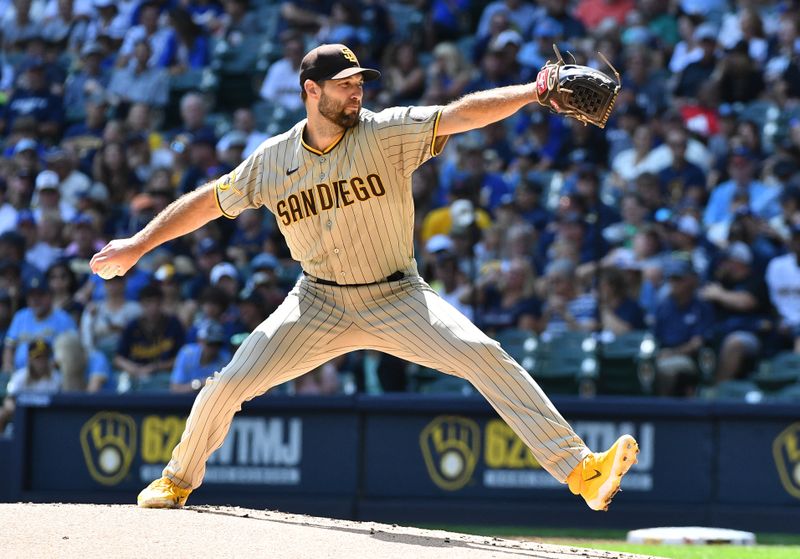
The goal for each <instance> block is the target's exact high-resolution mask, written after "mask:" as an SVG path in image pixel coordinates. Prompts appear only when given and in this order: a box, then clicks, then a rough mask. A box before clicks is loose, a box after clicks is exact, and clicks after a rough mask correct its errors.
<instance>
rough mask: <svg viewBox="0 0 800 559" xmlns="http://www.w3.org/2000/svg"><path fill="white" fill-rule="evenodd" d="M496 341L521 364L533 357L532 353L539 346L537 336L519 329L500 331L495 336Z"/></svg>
mask: <svg viewBox="0 0 800 559" xmlns="http://www.w3.org/2000/svg"><path fill="white" fill-rule="evenodd" d="M495 340H496V341H497V342H499V343H500V346H501V347H502V348H503V349H504V350H505V351H506V353H508V354H509V355H510V356H511V357H513V358H514V360H516V361H517V362H519V363H520V364H521V363H522V361H523V360H525V358H526V357H530V356H531V355H532V353H531V352H532V351H533V350H534V349H535V348H536V345H537V344H538V340H537V339H536V335H535V334H533V333H532V332H530V331H528V330H519V329H517V328H507V329H505V330H500V331H499V332H498V333H497V334H496V335H495ZM523 367H524V365H523Z"/></svg>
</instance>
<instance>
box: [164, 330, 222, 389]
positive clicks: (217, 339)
mask: <svg viewBox="0 0 800 559" xmlns="http://www.w3.org/2000/svg"><path fill="white" fill-rule="evenodd" d="M226 340H227V338H226V336H225V331H224V328H223V327H222V325H221V324H219V323H218V322H213V321H207V322H206V323H205V324H203V325H202V326H201V327H200V328H199V330H198V331H197V343H192V344H186V345H185V346H183V347H182V348H181V349H180V351H179V352H178V356H177V357H176V358H175V366H174V367H173V369H172V377H171V378H170V390H171V391H172V392H192V391H196V390H199V389H200V388H202V387H203V384H204V381H205V379H206V378H208V377H210V376H212V375H213V374H214V373H215V372H216V371H221V370H222V368H223V367H224V366H225V365H226V364H227V363H228V361H229V360H230V358H231V355H230V353H229V352H228V350H227V348H226V347H225V342H226Z"/></svg>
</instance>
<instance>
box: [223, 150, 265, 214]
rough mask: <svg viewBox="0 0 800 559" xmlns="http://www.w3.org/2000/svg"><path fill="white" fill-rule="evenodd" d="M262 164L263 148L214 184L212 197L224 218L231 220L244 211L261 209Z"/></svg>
mask: <svg viewBox="0 0 800 559" xmlns="http://www.w3.org/2000/svg"><path fill="white" fill-rule="evenodd" d="M263 162H264V148H260V149H257V150H256V151H254V152H253V153H252V154H250V156H249V157H248V158H247V159H245V160H244V161H242V162H241V163H240V164H239V166H238V167H236V168H235V169H234V170H233V171H231V172H230V173H228V174H226V175H223V176H221V177H220V178H218V179H217V180H216V181H215V182H214V196H215V197H216V199H217V204H219V209H220V210H221V211H222V213H223V215H224V216H225V217H229V218H231V219H233V218H235V217H236V216H238V215H239V214H240V213H242V212H243V211H244V210H247V209H250V208H258V207H261V205H262V204H263V202H262V197H261V180H262V176H263V173H264V164H263Z"/></svg>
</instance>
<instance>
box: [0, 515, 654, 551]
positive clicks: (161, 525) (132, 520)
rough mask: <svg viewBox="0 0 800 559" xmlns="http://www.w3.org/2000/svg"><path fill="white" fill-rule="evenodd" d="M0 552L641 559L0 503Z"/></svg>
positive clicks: (391, 530)
mask: <svg viewBox="0 0 800 559" xmlns="http://www.w3.org/2000/svg"><path fill="white" fill-rule="evenodd" d="M0 526H2V530H0V549H2V550H3V552H2V556H3V557H4V558H12V557H13V558H20V559H22V558H25V559H30V558H39V557H42V558H48V559H50V558H53V557H58V558H60V559H73V558H74V559H93V558H99V559H108V557H115V558H129V557H130V558H141V557H195V558H201V557H236V558H250V557H253V558H257V559H265V558H270V559H308V558H314V559H340V558H341V559H395V558H396V559H401V558H402V559H407V558H410V557H413V558H414V559H489V558H490V557H494V558H496V559H519V558H523V557H528V558H535V559H575V558H581V559H623V558H626V559H634V558H637V559H642V558H643V556H641V555H629V554H625V553H617V552H610V551H596V550H592V549H583V548H575V547H564V546H555V545H544V544H537V543H531V542H518V541H512V540H504V539H499V538H489V537H485V536H471V535H465V534H456V533H452V532H443V531H440V530H421V529H418V528H407V527H403V526H397V525H389V524H377V523H374V522H353V521H349V520H334V519H330V518H316V517H312V516H304V515H298V514H287V513H282V512H275V511H260V510H252V509H243V508H238V507H214V506H189V507H186V508H185V509H183V510H145V509H140V508H137V507H135V506H133V505H73V504H58V503H56V504H31V503H16V504H0Z"/></svg>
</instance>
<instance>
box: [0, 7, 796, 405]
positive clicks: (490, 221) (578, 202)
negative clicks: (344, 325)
mask: <svg viewBox="0 0 800 559" xmlns="http://www.w3.org/2000/svg"><path fill="white" fill-rule="evenodd" d="M0 6H2V7H3V9H2V10H0V28H1V29H2V58H0V102H2V107H0V133H2V150H3V152H2V158H0V334H2V336H0V339H2V340H3V348H2V371H3V374H4V375H5V378H6V379H8V378H9V377H10V382H9V384H8V392H9V394H10V395H11V396H13V395H14V394H16V393H18V392H19V391H21V390H25V389H41V390H44V391H54V390H59V389H60V390H88V391H90V392H93V391H106V392H124V391H126V390H130V389H144V388H155V387H163V388H165V389H166V388H170V389H172V390H174V391H191V390H196V389H197V388H198V387H199V386H200V385H201V383H202V381H203V379H204V378H205V377H207V376H208V375H209V374H211V373H212V372H213V371H215V370H219V368H220V367H221V366H222V365H224V363H226V361H227V360H228V359H229V357H230V354H231V351H234V350H235V349H236V345H237V343H239V342H241V340H242V339H243V335H244V334H246V333H247V332H249V331H251V330H252V329H253V328H254V327H255V326H256V325H257V324H258V323H259V322H260V321H261V320H263V319H264V318H265V317H266V316H267V315H268V314H269V313H270V312H271V311H272V310H274V309H275V308H276V306H277V305H278V304H279V303H280V301H281V300H282V299H283V297H284V295H285V294H286V293H287V292H288V290H289V289H290V288H291V286H292V285H293V284H294V282H295V281H296V278H297V277H298V273H299V272H300V269H299V267H298V265H297V264H296V263H295V262H294V261H292V259H291V257H290V255H289V253H288V249H287V247H286V245H285V243H284V242H283V240H282V237H281V235H280V233H279V231H278V230H277V227H276V225H275V221H274V218H273V216H271V215H270V214H269V213H268V212H265V211H249V212H246V213H245V214H243V215H242V216H240V217H239V218H238V219H236V220H231V221H229V220H217V221H215V222H213V223H211V224H209V225H208V226H206V227H204V228H202V229H200V230H199V231H197V232H196V233H194V234H192V235H190V236H187V237H185V238H181V239H178V240H175V241H173V242H171V243H169V244H167V245H165V246H163V247H160V248H159V249H157V250H156V251H154V252H152V253H150V254H148V255H147V256H146V257H145V258H144V259H143V260H142V261H141V262H140V263H139V264H138V265H137V266H136V268H135V269H134V270H132V271H131V273H129V274H128V275H127V276H126V277H122V278H115V279H113V280H109V281H103V280H101V279H99V278H98V277H97V276H94V275H92V274H90V272H89V268H88V261H89V259H90V258H91V256H92V255H93V254H94V252H95V251H96V250H98V249H99V248H101V247H102V246H103V245H104V244H105V242H106V241H108V240H110V239H112V238H117V237H120V236H127V235H130V234H132V233H134V232H136V231H138V230H139V229H140V228H141V227H142V226H143V225H144V224H146V223H147V222H148V220H150V219H151V218H152V217H153V216H154V215H155V214H156V213H157V212H159V211H160V210H161V209H163V208H164V207H166V206H167V205H168V204H169V203H170V202H171V201H172V200H174V199H176V197H179V196H180V195H182V194H183V193H186V192H188V191H190V190H192V189H194V188H196V187H197V186H199V185H201V184H203V183H205V182H207V181H209V180H212V179H214V178H215V177H218V176H220V175H221V174H223V173H225V172H227V171H229V170H230V169H232V168H233V167H234V166H235V165H237V164H238V162H239V161H241V159H242V158H243V157H246V156H247V155H248V154H249V153H251V152H252V151H253V150H254V149H255V148H256V147H257V146H258V145H259V144H260V143H261V142H262V141H263V140H264V139H266V138H267V137H269V136H270V135H272V134H275V133H278V132H281V131H283V130H285V129H287V128H288V127H289V126H291V125H292V124H293V123H294V122H296V121H297V120H299V119H301V118H303V116H304V112H303V105H302V101H301V99H300V85H299V81H298V76H299V65H300V60H301V58H302V56H303V54H304V53H305V52H306V51H307V50H308V49H309V48H311V47H313V46H315V45H316V44H319V43H322V42H343V43H346V44H347V45H349V46H350V47H351V48H352V49H353V50H354V51H355V53H356V54H357V56H358V57H359V60H360V62H361V64H362V65H364V66H369V67H377V68H379V69H381V71H382V73H383V76H382V79H381V80H380V81H378V82H370V83H368V84H366V86H365V99H364V105H365V107H367V108H369V109H371V110H380V109H381V108H383V107H387V106H392V105H397V104H443V103H447V102H448V101H451V100H453V99H456V98H458V97H459V96H461V95H463V94H465V93H469V92H471V91H476V90H481V89H485V88H490V87H495V86H502V85H508V84H514V83H521V82H526V81H530V80H532V79H534V78H535V76H536V73H537V71H538V69H539V67H540V66H541V65H542V64H544V63H545V62H546V61H547V60H548V59H552V58H553V57H554V55H553V48H552V45H553V44H554V43H557V44H558V45H559V48H560V51H561V52H562V53H569V54H568V55H566V56H568V57H574V59H575V61H576V62H577V63H580V64H587V65H590V66H593V67H597V68H601V69H605V70H606V71H608V72H609V73H610V72H611V70H610V69H608V68H607V67H605V65H604V63H603V62H602V59H601V58H600V57H598V55H597V52H598V51H600V52H602V53H604V54H605V55H606V57H607V58H608V59H609V60H610V61H611V62H612V63H613V64H614V66H615V67H616V68H617V69H618V70H619V72H620V74H621V75H622V91H621V93H620V96H619V99H618V101H617V105H616V108H615V110H614V112H613V114H612V117H611V120H610V121H609V124H608V126H607V127H606V128H605V129H604V130H600V129H597V128H594V127H586V126H583V125H581V124H580V123H577V122H576V121H573V120H570V119H566V118H563V117H560V116H557V115H554V114H550V113H549V112H547V111H546V110H544V109H542V108H541V107H540V106H538V105H537V104H532V105H530V106H529V107H527V108H525V109H524V110H522V111H521V112H520V113H518V114H517V115H515V116H513V117H512V118H509V119H507V120H506V121H504V122H501V123H497V124H495V125H492V126H489V127H487V128H485V129H483V130H480V131H475V132H472V133H468V134H464V135H461V136H459V137H455V138H453V139H452V140H451V141H450V142H449V143H448V145H447V147H446V149H445V151H444V153H443V154H442V155H441V156H439V157H437V158H435V160H433V161H431V162H429V163H427V164H426V165H425V166H423V167H422V168H420V169H419V170H418V171H417V172H416V173H415V175H414V197H415V200H416V204H417V205H416V219H417V230H416V240H417V259H418V262H419V264H420V267H421V269H422V270H423V275H424V277H426V279H428V280H429V282H430V283H431V284H432V285H433V286H434V288H435V289H437V291H439V292H440V293H441V294H442V295H443V296H444V297H445V298H446V299H447V300H448V301H449V302H450V303H452V304H453V305H455V306H456V307H457V308H459V309H460V310H461V311H462V312H463V313H464V314H465V315H467V316H468V317H470V318H471V319H472V320H473V321H474V322H476V324H478V325H479V326H480V327H481V328H483V329H484V330H486V331H487V332H490V333H493V334H496V335H498V336H499V335H501V334H502V333H503V332H507V331H509V330H514V331H518V330H522V331H527V332H530V333H531V334H535V335H536V336H539V337H542V338H545V339H546V338H547V337H557V336H559V335H563V334H564V333H568V332H585V333H587V334H589V333H594V334H596V335H598V336H620V335H623V334H624V333H626V332H629V331H640V332H642V331H643V332H649V333H650V334H651V335H652V337H653V339H654V341H655V344H656V347H657V348H658V349H657V355H656V363H657V379H658V380H657V382H656V383H655V387H656V388H655V389H656V392H657V393H658V394H662V395H679V396H689V395H693V394H695V393H696V391H697V386H698V384H702V383H703V382H705V383H706V384H711V385H713V384H717V383H721V382H723V381H728V380H731V379H741V378H745V377H747V376H749V375H752V374H753V372H754V371H755V370H756V368H757V366H758V363H759V362H760V361H762V360H764V359H769V358H771V357H772V356H775V355H777V354H780V353H782V352H787V351H788V352H791V351H794V352H800V267H799V266H798V255H800V103H798V101H800V63H799V62H798V60H799V58H798V54H799V53H800V32H799V26H800V6H798V2H795V1H781V2H778V1H767V0H738V1H728V0H672V1H669V2H661V1H656V0H639V1H636V2H634V0H574V1H571V2H566V1H563V0H539V1H537V2H529V1H522V0H494V1H492V2H485V1H480V0H409V1H407V2H395V1H389V0H321V1H310V0H293V1H285V2H277V1H273V0H222V1H221V2H217V1H215V0H148V1H140V0H121V1H116V2H114V1H111V0H0ZM604 67H605V68H604ZM703 350H706V355H708V354H709V353H708V352H709V350H710V351H711V354H713V355H715V356H716V359H714V360H713V367H712V370H711V372H710V377H709V378H706V379H701V378H700V375H699V365H698V357H699V356H700V355H701V353H702V352H703ZM345 372H347V374H345ZM351 373H355V374H351ZM408 377H409V373H408V366H407V364H406V363H404V362H401V361H399V360H396V359H393V358H391V357H389V356H379V355H376V354H372V353H370V352H357V353H355V354H352V355H350V356H347V357H343V358H341V359H339V360H337V361H335V362H331V363H327V364H326V365H324V366H322V367H320V368H319V369H318V370H315V371H314V372H312V373H311V374H309V375H306V376H304V377H302V378H300V379H298V380H297V381H295V382H294V383H293V385H291V386H288V387H283V388H282V389H283V390H285V391H288V392H292V393H298V394H318V393H337V392H342V391H344V392H352V391H354V390H362V391H368V392H380V391H388V390H407V389H411V388H413V383H410V382H409V380H408ZM5 406H6V407H5V411H4V412H0V419H1V418H2V417H3V415H1V414H5V415H7V414H8V413H9V412H8V409H7V408H8V407H13V398H7V399H6V404H5Z"/></svg>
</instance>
